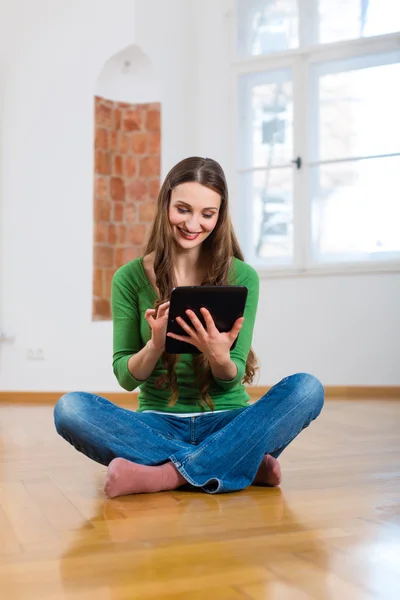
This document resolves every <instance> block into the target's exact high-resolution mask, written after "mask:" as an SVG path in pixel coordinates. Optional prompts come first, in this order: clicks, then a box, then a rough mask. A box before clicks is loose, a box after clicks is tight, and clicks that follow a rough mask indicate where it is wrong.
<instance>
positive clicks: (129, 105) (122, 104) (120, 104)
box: [118, 102, 132, 110]
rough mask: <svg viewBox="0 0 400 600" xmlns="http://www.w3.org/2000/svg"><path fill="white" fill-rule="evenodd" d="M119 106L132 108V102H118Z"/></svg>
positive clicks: (122, 108)
mask: <svg viewBox="0 0 400 600" xmlns="http://www.w3.org/2000/svg"><path fill="white" fill-rule="evenodd" d="M118 108H120V109H121V110H124V109H125V108H132V104H128V103H127V102H118Z"/></svg>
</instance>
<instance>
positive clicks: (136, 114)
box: [123, 108, 143, 131]
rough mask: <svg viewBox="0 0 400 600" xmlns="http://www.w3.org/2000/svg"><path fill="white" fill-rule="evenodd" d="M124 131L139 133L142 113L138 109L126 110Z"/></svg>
mask: <svg viewBox="0 0 400 600" xmlns="http://www.w3.org/2000/svg"><path fill="white" fill-rule="evenodd" d="M123 123H124V126H123V129H124V131H140V130H141V129H142V127H143V111H142V109H140V108H133V109H130V110H126V111H125V114H124V121H123Z"/></svg>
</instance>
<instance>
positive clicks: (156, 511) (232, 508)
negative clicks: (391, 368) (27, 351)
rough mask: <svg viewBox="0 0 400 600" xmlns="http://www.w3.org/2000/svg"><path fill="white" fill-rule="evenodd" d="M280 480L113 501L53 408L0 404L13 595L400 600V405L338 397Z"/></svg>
mask: <svg viewBox="0 0 400 600" xmlns="http://www.w3.org/2000/svg"><path fill="white" fill-rule="evenodd" d="M281 464H282V469H283V474H284V482H283V484H282V487H281V489H280V490H279V489H260V488H250V489H248V490H245V491H243V492H240V493H237V494H230V495H219V496H209V495H206V494H202V493H197V492H196V493H194V492H174V493H163V494H153V495H147V496H136V497H126V498H123V499H120V500H111V501H107V500H106V499H105V498H104V496H103V492H102V486H103V480H104V474H105V469H104V468H103V467H102V466H99V465H96V464H95V463H92V462H91V461H90V460H89V459H86V458H85V457H83V456H82V455H80V454H79V453H77V452H76V451H75V450H73V449H72V448H70V447H69V446H68V444H67V443H65V442H64V441H63V440H62V439H61V438H58V436H57V435H56V433H55V432H54V429H53V424H52V409H51V407H50V406H7V405H4V404H3V405H0V597H1V598H2V599H3V598H4V600H14V599H18V600H25V599H26V600H36V599H38V600H50V599H63V598H68V599H71V600H72V599H73V600H78V599H79V600H90V599H91V598H93V599H96V600H133V599H136V598H137V599H140V600H142V599H146V598H153V599H155V598H156V599H170V600H172V599H176V600H180V599H187V600H203V599H205V600H231V599H232V600H239V599H240V598H242V599H254V600H261V599H270V600H305V599H307V598H312V599H315V600H325V599H329V600H335V599H338V600H346V599H351V600H357V599H359V598H363V599H364V598H365V599H368V598H381V599H382V600H391V599H393V600H398V599H399V598H400V402H396V401H383V400H382V401H378V400H376V401H374V400H368V401H365V402H363V401H352V402H346V401H331V402H330V403H329V402H328V403H327V405H326V407H325V409H324V411H323V413H322V414H321V417H320V419H319V421H318V422H316V423H314V424H313V425H311V427H310V428H309V429H308V430H306V431H304V432H303V433H302V435H301V436H300V437H299V438H298V439H297V440H296V441H295V442H294V443H293V444H292V445H291V447H290V448H289V449H288V450H287V451H286V452H285V453H284V455H282V459H281Z"/></svg>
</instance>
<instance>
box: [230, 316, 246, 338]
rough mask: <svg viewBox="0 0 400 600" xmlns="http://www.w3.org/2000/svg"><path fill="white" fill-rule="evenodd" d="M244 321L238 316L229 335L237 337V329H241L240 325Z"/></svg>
mask: <svg viewBox="0 0 400 600" xmlns="http://www.w3.org/2000/svg"><path fill="white" fill-rule="evenodd" d="M243 323H244V318H243V317H240V319H237V320H236V321H235V323H234V324H233V327H232V329H231V330H230V335H231V337H232V338H233V339H234V340H235V339H236V338H237V336H238V335H239V331H240V330H241V329H242V325H243Z"/></svg>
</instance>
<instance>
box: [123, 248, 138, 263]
mask: <svg viewBox="0 0 400 600" xmlns="http://www.w3.org/2000/svg"><path fill="white" fill-rule="evenodd" d="M142 254H143V250H142V248H133V247H130V248H124V250H123V261H124V263H123V264H126V263H128V262H130V261H131V260H135V258H139V256H142Z"/></svg>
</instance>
